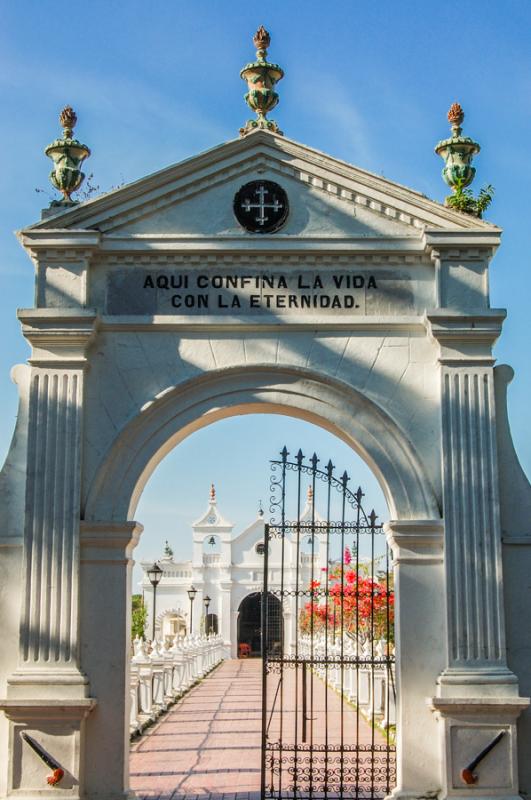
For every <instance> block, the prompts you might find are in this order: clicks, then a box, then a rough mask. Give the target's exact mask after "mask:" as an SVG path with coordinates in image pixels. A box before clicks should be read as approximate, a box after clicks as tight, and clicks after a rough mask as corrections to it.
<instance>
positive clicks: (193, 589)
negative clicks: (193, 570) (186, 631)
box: [188, 585, 197, 636]
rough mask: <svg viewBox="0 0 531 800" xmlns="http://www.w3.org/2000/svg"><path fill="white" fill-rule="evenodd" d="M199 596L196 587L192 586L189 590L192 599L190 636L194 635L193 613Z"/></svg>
mask: <svg viewBox="0 0 531 800" xmlns="http://www.w3.org/2000/svg"><path fill="white" fill-rule="evenodd" d="M196 594H197V589H196V588H195V586H193V585H192V586H190V588H189V589H188V597H189V598H190V636H191V635H192V631H193V613H194V600H195V596H196Z"/></svg>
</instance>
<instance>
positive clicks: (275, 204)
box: [234, 181, 289, 233]
mask: <svg viewBox="0 0 531 800" xmlns="http://www.w3.org/2000/svg"><path fill="white" fill-rule="evenodd" d="M288 211H289V206H288V196H287V194H286V192H285V191H284V189H283V188H282V186H279V185H278V183H273V181H250V182H249V183H246V184H245V185H244V186H242V188H241V189H240V190H239V191H238V192H236V195H235V197H234V213H235V215H236V219H237V220H238V222H239V223H240V225H243V227H244V228H245V229H246V230H248V231H251V232H252V233H273V232H274V231H278V229H279V228H281V227H282V225H283V224H284V223H285V221H286V219H287V216H288Z"/></svg>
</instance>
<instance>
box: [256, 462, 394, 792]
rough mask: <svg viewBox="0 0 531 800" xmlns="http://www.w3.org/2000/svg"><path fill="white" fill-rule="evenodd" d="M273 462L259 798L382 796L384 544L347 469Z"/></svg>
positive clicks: (386, 715)
mask: <svg viewBox="0 0 531 800" xmlns="http://www.w3.org/2000/svg"><path fill="white" fill-rule="evenodd" d="M280 456H281V457H280V459H278V460H274V461H271V501H270V505H271V508H270V511H271V514H272V518H271V520H270V523H269V525H266V528H265V540H264V551H263V552H264V585H263V597H268V598H269V597H276V598H278V599H279V601H280V604H281V605H280V609H281V611H282V616H283V626H282V628H283V635H282V641H281V642H280V643H279V642H278V641H275V644H274V646H273V644H272V642H273V637H271V635H270V632H269V631H270V627H271V624H272V622H273V621H272V620H270V618H269V613H270V609H271V603H270V602H267V603H264V602H262V666H263V683H262V692H263V695H262V785H261V792H262V798H278V800H281V799H282V798H325V800H328V798H329V800H334V798H343V797H344V798H351V797H355V798H360V799H361V800H364V799H365V798H382V797H384V795H386V794H388V793H389V792H390V790H391V789H392V788H393V786H394V783H395V746H394V731H395V716H394V710H395V701H396V696H395V681H394V646H393V619H394V605H393V604H394V591H393V577H392V571H391V566H390V555H389V551H388V549H387V545H386V542H385V536H384V535H383V531H382V526H381V525H379V524H376V520H377V517H376V514H375V513H374V511H371V513H370V514H369V515H367V514H366V513H365V511H364V510H363V507H362V498H363V496H364V495H363V492H362V490H361V488H359V489H357V491H354V492H353V491H351V490H350V489H349V488H348V485H347V484H348V483H349V481H350V479H349V476H348V475H347V473H346V472H344V473H343V475H341V477H336V476H335V474H334V469H335V468H334V466H333V464H332V462H331V461H329V462H328V464H327V465H326V467H325V468H324V469H319V468H318V464H319V459H318V458H317V456H316V455H315V454H314V455H313V456H312V458H311V459H309V461H306V462H305V457H304V456H303V454H302V452H301V451H300V450H299V452H298V453H297V455H296V457H295V459H294V460H293V461H291V460H289V458H288V457H289V453H288V451H287V449H286V448H284V449H283V451H282V453H281V454H280ZM306 492H307V496H306V499H305V497H304V495H305V493H306ZM276 624H277V628H278V623H276Z"/></svg>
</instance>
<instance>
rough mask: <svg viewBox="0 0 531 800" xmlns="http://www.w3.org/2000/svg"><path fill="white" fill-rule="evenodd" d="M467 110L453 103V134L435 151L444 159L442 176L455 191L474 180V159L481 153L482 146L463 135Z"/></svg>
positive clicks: (450, 112) (437, 146)
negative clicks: (462, 127)
mask: <svg viewBox="0 0 531 800" xmlns="http://www.w3.org/2000/svg"><path fill="white" fill-rule="evenodd" d="M464 118H465V112H464V111H463V109H462V108H461V106H460V105H459V103H452V105H451V106H450V110H449V111H448V122H449V123H450V125H451V129H452V135H451V137H450V138H449V139H443V140H442V141H441V142H439V143H438V144H437V145H436V147H435V152H436V153H437V154H438V155H440V156H441V158H443V159H444V162H445V164H444V167H443V171H442V176H443V178H444V180H445V181H446V183H447V184H448V186H451V187H452V189H453V191H454V192H455V191H456V189H459V190H461V189H463V188H464V187H465V186H468V185H469V184H471V183H472V181H473V180H474V175H475V174H476V169H475V167H473V166H472V159H473V158H474V156H475V155H476V154H477V153H479V151H480V149H481V148H480V146H479V144H478V143H477V142H475V141H474V140H473V139H470V137H468V136H461V126H462V124H463V120H464Z"/></svg>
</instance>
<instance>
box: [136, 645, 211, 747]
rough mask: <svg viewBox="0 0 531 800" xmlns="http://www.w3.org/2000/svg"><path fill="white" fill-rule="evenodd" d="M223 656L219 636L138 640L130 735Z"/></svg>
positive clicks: (147, 722) (165, 707) (143, 725)
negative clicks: (151, 640)
mask: <svg viewBox="0 0 531 800" xmlns="http://www.w3.org/2000/svg"><path fill="white" fill-rule="evenodd" d="M224 657H225V655H224V648H223V638H222V636H220V635H219V634H210V635H209V636H205V635H204V634H202V635H201V636H175V637H173V638H172V637H166V638H165V640H164V641H158V640H155V641H154V642H146V641H144V640H143V639H138V638H137V639H135V640H134V641H133V656H132V658H131V672H130V674H131V682H130V717H129V730H130V733H131V736H133V735H135V734H136V733H139V732H141V731H142V730H143V729H144V728H145V727H147V726H148V725H149V724H151V723H152V722H153V721H154V720H155V719H157V717H158V716H159V715H160V714H162V713H163V712H164V711H166V710H167V708H168V707H169V706H170V705H172V703H174V702H175V700H176V699H177V698H178V697H180V695H182V694H183V693H184V692H185V691H186V690H187V689H189V688H190V687H191V686H193V685H194V683H196V681H198V680H199V679H200V678H202V677H203V676H205V675H206V674H207V673H208V672H210V670H211V669H213V668H214V667H215V666H216V665H217V664H219V663H220V661H223V659H224Z"/></svg>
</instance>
